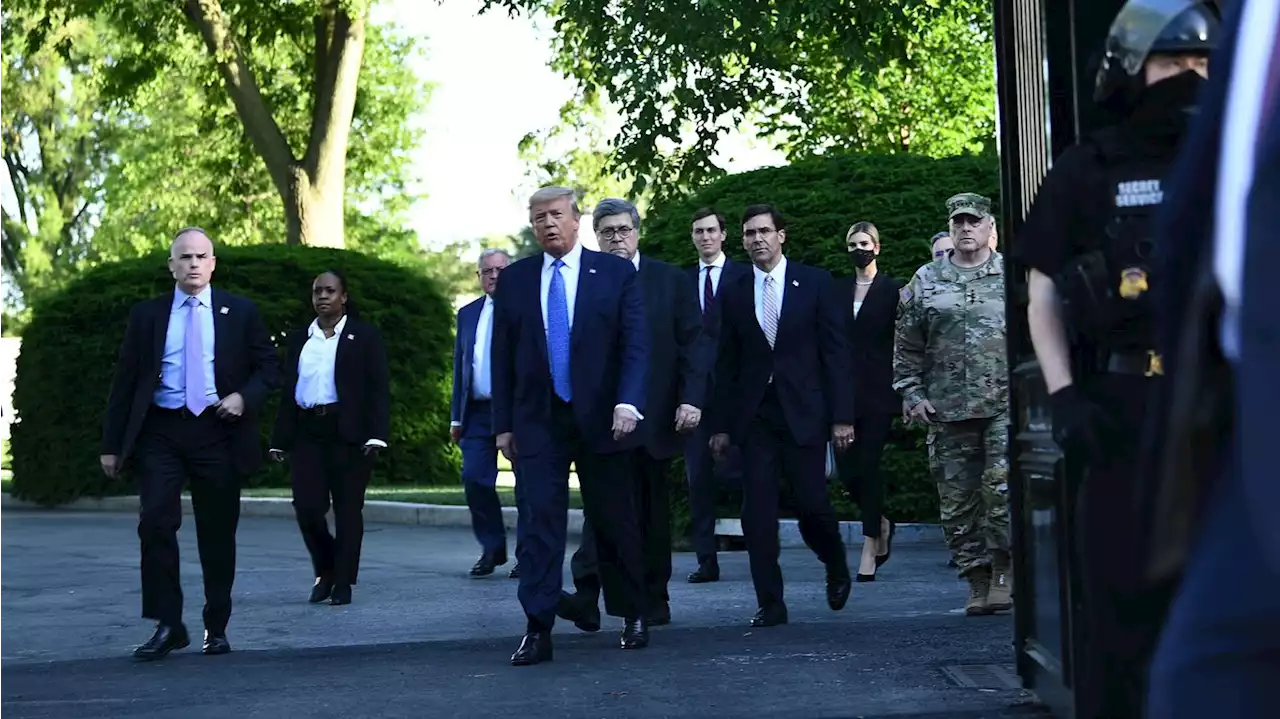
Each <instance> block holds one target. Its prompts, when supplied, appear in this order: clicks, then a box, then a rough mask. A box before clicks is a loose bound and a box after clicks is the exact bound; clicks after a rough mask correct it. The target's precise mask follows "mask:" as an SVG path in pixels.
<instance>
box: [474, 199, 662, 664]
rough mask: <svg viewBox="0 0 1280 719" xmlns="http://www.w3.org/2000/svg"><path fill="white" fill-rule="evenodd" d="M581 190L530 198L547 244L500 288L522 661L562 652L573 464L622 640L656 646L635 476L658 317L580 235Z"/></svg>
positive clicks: (498, 404)
mask: <svg viewBox="0 0 1280 719" xmlns="http://www.w3.org/2000/svg"><path fill="white" fill-rule="evenodd" d="M580 217H581V212H580V211H579V209H578V204H577V201H576V199H575V195H574V191H573V190H571V189H569V188H564V187H545V188H542V189H540V190H538V191H537V192H535V193H534V194H533V197H532V198H530V200H529V220H530V224H531V225H532V226H533V232H534V236H535V237H536V238H537V240H538V244H539V245H541V246H542V250H543V251H542V252H541V253H539V254H538V255H535V256H533V257H528V258H525V259H523V260H520V261H518V262H515V263H514V264H512V265H511V266H510V267H508V268H507V269H506V270H504V271H503V273H502V281H501V282H500V283H498V290H497V292H496V293H495V294H494V304H493V307H494V327H493V375H492V379H493V425H494V427H493V428H494V432H495V434H496V442H497V445H498V448H499V449H500V450H501V451H502V453H503V454H504V455H506V457H507V458H508V459H510V460H511V461H512V463H513V464H514V466H515V471H516V504H517V507H518V509H519V512H520V519H519V524H518V532H517V533H518V535H519V536H518V539H519V542H518V546H517V549H516V552H517V561H518V562H519V565H520V572H521V574H520V589H519V592H518V594H519V597H520V604H521V605H522V606H523V608H524V612H525V617H526V631H525V636H524V639H523V640H522V641H521V643H520V647H519V649H518V650H517V651H516V653H515V654H514V655H512V657H511V663H512V664H513V665H516V666H526V665H530V664H537V663H539V662H544V661H550V660H551V659H552V649H551V628H552V626H554V624H555V619H556V607H557V604H558V602H559V599H560V589H561V586H562V584H563V571H564V569H563V568H564V553H565V539H566V530H567V523H568V508H569V465H570V463H573V464H575V465H576V468H577V474H578V482H579V485H580V487H581V490H582V501H583V506H584V510H585V514H586V516H587V519H588V520H589V521H590V522H591V524H592V526H593V527H595V536H596V542H597V551H598V561H599V574H600V581H601V584H602V585H604V586H605V592H604V594H605V609H606V611H607V612H608V613H609V614H610V615H612V616H617V617H621V618H622V619H623V620H624V627H623V632H622V640H621V645H622V648H623V649H640V648H642V647H644V646H646V645H647V644H648V641H649V634H648V625H647V623H646V622H647V620H646V618H645V617H646V615H647V609H648V607H647V604H648V602H647V598H646V595H645V587H644V564H643V556H642V545H641V541H642V540H641V534H640V522H639V518H638V514H637V508H636V503H635V483H636V477H635V475H634V472H633V470H632V468H631V467H630V466H629V463H628V462H627V461H626V459H627V454H626V453H627V452H628V450H632V449H635V448H636V447H637V446H639V444H640V441H641V440H642V439H643V438H642V437H638V436H636V434H635V429H636V425H637V423H638V422H639V421H640V420H642V419H643V418H644V416H643V412H644V402H645V394H646V390H647V386H648V354H649V347H648V344H649V338H648V325H647V324H646V322H645V307H644V298H643V295H642V290H641V287H640V283H639V281H638V280H637V272H636V268H635V266H634V265H632V264H631V263H630V262H628V261H627V260H624V259H622V258H620V257H614V256H613V255H609V254H604V253H601V252H594V251H592V250H587V249H584V248H582V246H580V245H579V244H578V241H577V240H578V223H579V219H580Z"/></svg>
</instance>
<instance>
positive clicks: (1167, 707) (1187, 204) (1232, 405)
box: [1147, 0, 1280, 719]
mask: <svg viewBox="0 0 1280 719" xmlns="http://www.w3.org/2000/svg"><path fill="white" fill-rule="evenodd" d="M1224 26H1225V27H1226V28H1227V30H1226V35H1225V37H1224V40H1223V42H1222V43H1220V44H1219V47H1218V49H1217V50H1216V51H1215V54H1214V57H1213V73H1212V75H1211V77H1210V79H1209V81H1208V84H1207V86H1206V88H1205V90H1204V92H1203V93H1202V99H1201V101H1200V116H1199V117H1198V119H1197V120H1196V121H1195V122H1194V124H1193V125H1192V128H1191V130H1190V134H1189V136H1188V138H1187V140H1186V143H1185V146H1184V150H1183V152H1182V154H1181V155H1180V159H1179V162H1178V164H1177V165H1176V166H1175V169H1174V173H1173V178H1174V180H1173V182H1172V183H1171V186H1170V188H1169V192H1168V193H1167V194H1166V196H1165V204H1164V207H1165V212H1164V213H1163V215H1162V218H1161V220H1160V229H1159V231H1157V232H1156V236H1157V237H1161V238H1163V240H1164V242H1165V244H1164V245H1163V246H1162V247H1161V250H1162V252H1161V257H1162V267H1161V270H1163V273H1162V276H1161V280H1162V281H1161V282H1160V283H1158V284H1156V285H1155V286H1154V291H1156V292H1157V293H1158V295H1157V306H1158V308H1159V312H1160V324H1159V330H1160V331H1159V335H1158V337H1159V341H1160V343H1161V350H1162V352H1164V356H1165V358H1166V363H1165V371H1166V373H1167V376H1169V377H1170V378H1171V379H1172V383H1171V387H1169V388H1168V392H1167V394H1166V396H1164V397H1162V398H1161V401H1162V403H1163V407H1162V408H1161V409H1163V410H1164V411H1162V412H1155V413H1153V416H1156V417H1168V423H1167V424H1164V423H1162V424H1161V425H1160V426H1159V427H1158V430H1157V431H1156V432H1155V435H1156V441H1155V442H1153V445H1154V448H1156V449H1157V451H1158V452H1159V463H1158V465H1157V467H1158V468H1159V469H1160V470H1161V471H1160V472H1159V473H1158V475H1157V480H1156V483H1155V486H1154V488H1153V489H1154V497H1152V500H1153V501H1152V506H1153V507H1154V510H1155V511H1154V516H1155V518H1156V519H1155V524H1154V527H1153V535H1152V537H1151V540H1150V546H1151V547H1152V548H1153V556H1152V560H1151V567H1150V571H1151V574H1152V576H1153V577H1154V578H1157V579H1164V578H1166V577H1170V576H1175V577H1176V576H1178V575H1179V574H1180V575H1181V583H1180V587H1179V590H1178V594H1177V596H1176V598H1175V599H1174V602H1173V606H1172V607H1171V609H1170V611H1169V617H1168V620H1167V622H1166V625H1165V629H1164V632H1163V634H1162V636H1161V640H1160V644H1159V647H1158V649H1157V650H1156V655H1155V658H1154V660H1153V662H1152V667H1151V681H1150V696H1149V703H1148V707H1147V716H1149V717H1152V718H1153V719H1154V718H1155V717H1159V718H1160V719H1177V718H1178V717H1200V716H1210V715H1220V716H1239V717H1245V716H1250V717H1252V716H1269V715H1270V714H1273V713H1274V711H1275V706H1276V705H1277V704H1280V684H1277V682H1276V677H1280V523H1278V522H1276V518H1275V511H1276V507H1280V482H1277V481H1276V471H1275V451H1274V449H1272V445H1273V444H1274V441H1275V440H1274V432H1273V431H1272V430H1271V426H1272V425H1273V424H1274V416H1275V408H1276V406H1277V405H1280V385H1278V384H1277V383H1276V382H1275V381H1274V374H1275V367H1276V366H1278V365H1280V349H1277V345H1276V341H1275V338H1276V337H1277V336H1280V315H1277V313H1276V311H1275V308H1276V307H1277V306H1280V285H1278V284H1277V282H1276V281H1275V272H1274V270H1273V267H1274V264H1273V263H1272V262H1271V261H1270V259H1271V254H1272V247H1273V246H1274V237H1275V231H1276V230H1275V228H1276V227H1277V226H1280V203H1277V202H1276V198H1277V197H1280V6H1277V4H1276V3H1274V2H1266V1H1265V0H1248V1H1246V2H1238V3H1235V4H1234V6H1232V7H1230V8H1229V10H1228V15H1227V17H1226V18H1225V23H1224ZM1189 288H1191V289H1189ZM1236 388H1239V390H1238V391H1237V389H1236ZM1268 707H1270V709H1268Z"/></svg>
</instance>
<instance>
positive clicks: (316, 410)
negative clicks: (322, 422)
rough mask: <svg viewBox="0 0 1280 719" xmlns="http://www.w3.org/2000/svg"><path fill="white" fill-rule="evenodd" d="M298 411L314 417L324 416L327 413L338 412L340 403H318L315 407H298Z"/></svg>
mask: <svg viewBox="0 0 1280 719" xmlns="http://www.w3.org/2000/svg"><path fill="white" fill-rule="evenodd" d="M298 411H299V412H302V413H303V414H309V415H311V416H312V417H324V416H325V415H330V414H337V413H338V403H337V402H334V403H332V404H318V405H316V406H314V407H298Z"/></svg>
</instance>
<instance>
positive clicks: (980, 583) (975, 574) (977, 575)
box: [964, 567, 991, 617]
mask: <svg viewBox="0 0 1280 719" xmlns="http://www.w3.org/2000/svg"><path fill="white" fill-rule="evenodd" d="M966 578H967V579H968V580H969V601H967V602H965V603H964V613H965V616H967V617H978V616H982V615H984V614H990V613H991V607H990V606H989V605H988V604H987V594H988V593H989V592H990V591H991V570H990V569H987V568H986V567H983V568H982V569H975V570H973V571H972V572H969V574H968V576H967V577H966Z"/></svg>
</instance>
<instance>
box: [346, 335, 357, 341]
mask: <svg viewBox="0 0 1280 719" xmlns="http://www.w3.org/2000/svg"><path fill="white" fill-rule="evenodd" d="M355 338H356V336H355V335H347V339H349V340H353V339H355Z"/></svg>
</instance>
